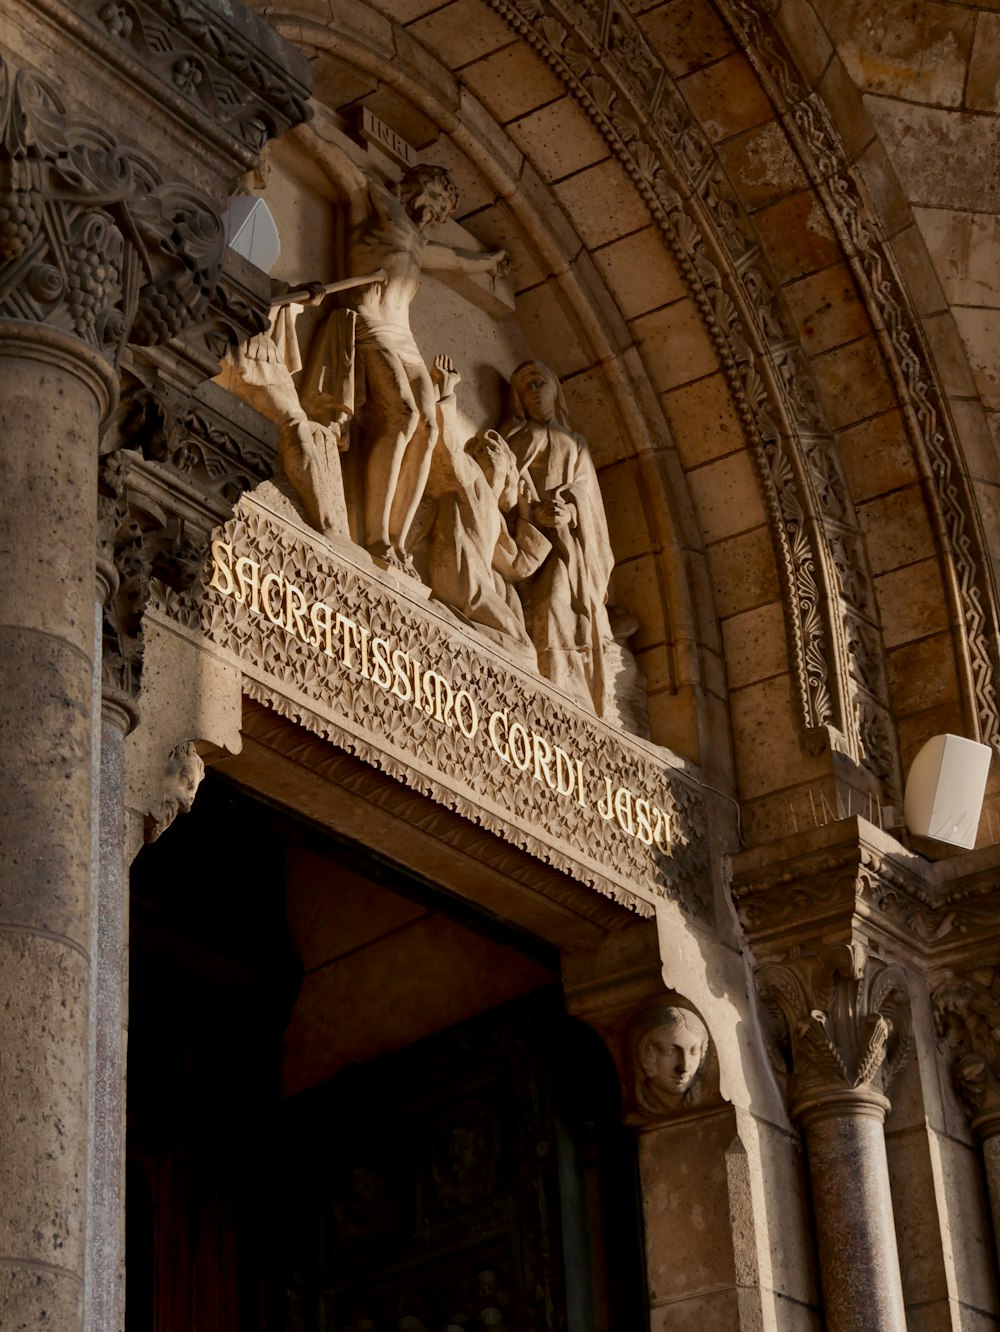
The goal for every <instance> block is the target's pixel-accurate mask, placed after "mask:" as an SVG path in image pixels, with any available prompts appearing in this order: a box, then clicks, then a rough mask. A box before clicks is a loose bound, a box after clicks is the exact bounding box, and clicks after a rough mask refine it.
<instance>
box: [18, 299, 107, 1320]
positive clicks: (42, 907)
mask: <svg viewBox="0 0 1000 1332" xmlns="http://www.w3.org/2000/svg"><path fill="white" fill-rule="evenodd" d="M116 392H117V384H116V379H115V376H114V375H113V374H112V372H111V370H110V368H109V367H108V365H107V362H106V361H105V360H104V359H103V358H102V357H101V356H100V355H99V354H98V353H97V352H96V351H94V350H93V349H91V348H89V347H88V346H87V345H86V344H85V343H84V342H83V341H82V340H81V339H80V338H78V337H75V336H73V335H72V334H68V333H64V332H62V331H61V330H58V329H53V328H48V327H44V326H40V325H36V324H31V323H28V322H23V323H18V322H14V321H3V322H0V434H2V437H3V440H4V446H3V448H2V449H0V492H2V493H3V495H4V496H5V501H4V504H3V505H2V506H0V550H2V552H3V560H4V577H3V579H2V580H0V656H2V659H3V663H4V687H3V690H2V691H0V783H2V789H3V792H4V799H3V801H2V803H0V1052H2V1053H0V1059H2V1064H3V1074H2V1077H0V1118H2V1120H3V1128H4V1140H3V1150H2V1151H0V1326H4V1327H8V1326H9V1327H11V1328H16V1327H22V1326H23V1327H34V1326H36V1325H38V1324H39V1323H40V1322H41V1319H42V1315H43V1313H44V1314H45V1316H46V1317H47V1319H48V1321H49V1325H50V1326H52V1327H58V1328H60V1329H63V1328H65V1329H66V1332H73V1329H76V1328H79V1327H80V1326H81V1323H82V1308H83V1275H84V1242H85V1235H84V1217H85V1208H84V1200H85V1195H86V1180H87V1136H88V1135H87V1123H88V1107H87V1079H88V1047H89V1041H88V1021H89V1001H88V989H89V979H90V978H89V968H90V950H91V919H90V888H91V811H92V795H93V785H92V784H93V782H94V772H93V769H92V764H91V752H92V743H93V728H94V726H95V716H94V672H95V665H96V663H95V661H94V633H93V604H94V603H93V586H94V552H95V544H96V528H97V457H98V440H99V435H100V430H101V424H102V421H103V420H104V418H105V417H106V416H107V414H108V412H109V410H110V409H111V407H112V405H113V403H114V401H115V395H116Z"/></svg>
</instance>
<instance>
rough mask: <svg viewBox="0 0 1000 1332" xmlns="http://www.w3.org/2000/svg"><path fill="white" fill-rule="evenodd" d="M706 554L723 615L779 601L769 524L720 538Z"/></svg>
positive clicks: (716, 604)
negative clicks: (722, 539)
mask: <svg viewBox="0 0 1000 1332" xmlns="http://www.w3.org/2000/svg"><path fill="white" fill-rule="evenodd" d="M706 553H707V556H708V567H709V571H710V573H711V578H712V586H713V589H714V592H715V606H716V610H717V612H718V614H719V616H720V617H722V618H725V617H726V616H728V615H735V614H737V613H738V612H739V611H743V610H748V609H750V608H751V607H754V606H761V605H768V604H770V603H771V602H773V601H777V600H778V598H779V596H780V585H779V580H778V569H777V565H776V563H775V555H774V547H773V546H772V545H771V535H770V532H769V531H768V529H767V528H766V527H763V526H762V527H755V528H752V529H751V530H750V531H748V532H743V533H741V534H740V535H739V536H735V537H730V538H729V539H728V540H727V541H719V542H717V543H716V544H715V545H713V546H710V547H709V548H708V551H707V552H706Z"/></svg>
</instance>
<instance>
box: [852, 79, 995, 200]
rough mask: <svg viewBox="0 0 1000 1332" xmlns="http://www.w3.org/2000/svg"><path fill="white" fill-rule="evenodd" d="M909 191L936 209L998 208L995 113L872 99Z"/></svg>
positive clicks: (872, 108)
mask: <svg viewBox="0 0 1000 1332" xmlns="http://www.w3.org/2000/svg"><path fill="white" fill-rule="evenodd" d="M868 105H869V110H870V111H871V115H872V118H873V120H874V121H875V123H876V125H877V126H878V130H879V133H880V135H881V138H882V140H883V141H884V142H885V143H891V144H893V145H894V152H893V164H894V166H895V169H896V171H897V173H898V175H899V180H900V183H901V185H902V187H903V189H904V191H905V193H906V195H907V196H908V197H909V198H910V199H911V200H912V201H913V203H915V204H918V205H922V206H923V207H930V208H959V209H963V210H967V211H970V212H975V211H979V210H982V211H986V212H994V211H996V209H997V208H998V207H1000V180H998V173H997V166H998V164H1000V125H998V124H997V122H996V120H995V119H994V118H993V117H989V116H983V115H976V114H972V113H969V112H957V111H956V112H952V111H947V110H944V109H942V108H939V107H936V106H915V105H913V104H911V103H908V102H901V101H896V100H894V99H892V98H885V97H870V98H868Z"/></svg>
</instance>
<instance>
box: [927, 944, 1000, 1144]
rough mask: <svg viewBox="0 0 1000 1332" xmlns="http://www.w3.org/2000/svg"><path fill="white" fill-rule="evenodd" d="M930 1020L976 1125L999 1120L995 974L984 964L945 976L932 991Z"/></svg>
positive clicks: (999, 1023) (999, 982) (998, 981)
mask: <svg viewBox="0 0 1000 1332" xmlns="http://www.w3.org/2000/svg"><path fill="white" fill-rule="evenodd" d="M932 1002H933V1005H934V1021H935V1023H936V1025H937V1029H938V1034H939V1036H940V1037H941V1039H942V1040H943V1042H944V1044H945V1047H946V1048H947V1051H948V1054H949V1056H950V1058H951V1060H952V1072H953V1074H954V1078H955V1085H956V1087H957V1089H958V1092H959V1095H960V1096H961V1097H962V1100H963V1101H964V1103H965V1106H966V1109H967V1110H968V1112H969V1116H970V1118H971V1119H972V1120H973V1123H974V1124H975V1123H976V1121H977V1120H978V1121H979V1124H978V1127H980V1128H982V1129H985V1128H986V1127H987V1123H989V1124H990V1126H991V1131H993V1132H995V1131H996V1129H997V1127H998V1125H1000V974H998V972H997V971H996V970H995V969H992V968H984V969H983V970H981V971H974V972H971V973H969V974H968V975H965V976H961V977H957V978H953V979H949V980H947V981H945V982H943V983H942V984H941V985H939V986H937V988H936V989H935V990H934V993H933V995H932Z"/></svg>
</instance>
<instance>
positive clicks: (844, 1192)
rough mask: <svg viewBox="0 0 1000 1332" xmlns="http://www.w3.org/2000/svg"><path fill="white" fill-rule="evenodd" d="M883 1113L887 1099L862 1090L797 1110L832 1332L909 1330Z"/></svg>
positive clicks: (897, 1331)
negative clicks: (897, 1249) (890, 1188)
mask: <svg viewBox="0 0 1000 1332" xmlns="http://www.w3.org/2000/svg"><path fill="white" fill-rule="evenodd" d="M888 1108H889V1102H888V1101H887V1100H886V1098H885V1097H884V1096H880V1095H879V1094H878V1093H877V1092H873V1091H869V1092H865V1091H864V1090H857V1091H855V1090H851V1091H845V1092H844V1093H843V1094H842V1095H838V1094H837V1093H836V1092H831V1093H830V1094H829V1095H828V1096H827V1097H826V1098H824V1099H822V1100H820V1101H819V1102H818V1103H816V1104H814V1105H809V1106H800V1107H798V1108H797V1118H798V1121H799V1123H800V1124H801V1126H802V1129H803V1132H804V1133H805V1138H806V1146H807V1152H808V1160H809V1179H810V1184H811V1191H812V1202H813V1212H814V1215H815V1218H816V1235H817V1239H818V1240H819V1257H820V1272H821V1278H822V1283H823V1307H824V1311H825V1315H826V1326H827V1328H828V1329H830V1332H861V1329H866V1332H874V1330H875V1329H879V1332H881V1330H882V1329H885V1332H889V1329H892V1332H905V1329H906V1317H905V1314H904V1310H903V1290H902V1283H901V1279H900V1272H899V1258H898V1256H897V1253H896V1231H895V1226H894V1222H893V1215H892V1200H891V1197H890V1194H889V1170H888V1164H887V1161H886V1153H885V1134H884V1127H883V1126H884V1123H885V1115H886V1111H887V1110H888ZM859 1256H860V1258H861V1261H859Z"/></svg>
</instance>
